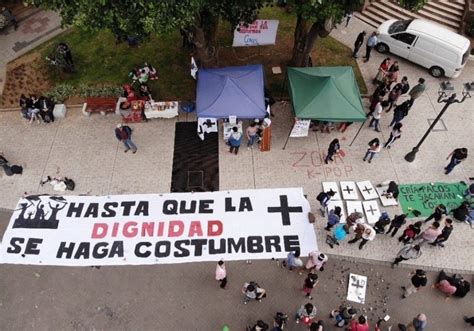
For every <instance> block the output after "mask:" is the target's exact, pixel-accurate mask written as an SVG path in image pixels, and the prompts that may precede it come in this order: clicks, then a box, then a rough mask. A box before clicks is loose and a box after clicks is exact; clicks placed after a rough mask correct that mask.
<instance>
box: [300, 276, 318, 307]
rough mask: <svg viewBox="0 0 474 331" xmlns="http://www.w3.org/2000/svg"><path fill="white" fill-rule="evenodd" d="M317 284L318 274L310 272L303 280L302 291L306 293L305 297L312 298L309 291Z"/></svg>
mask: <svg viewBox="0 0 474 331" xmlns="http://www.w3.org/2000/svg"><path fill="white" fill-rule="evenodd" d="M317 284H318V275H316V274H315V273H312V272H310V273H309V274H308V276H307V277H306V279H305V280H304V285H303V292H304V293H306V298H308V299H309V300H312V299H313V297H312V296H311V292H312V291H313V288H314V287H315V286H316V285H317Z"/></svg>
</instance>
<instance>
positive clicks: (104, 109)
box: [82, 97, 117, 116]
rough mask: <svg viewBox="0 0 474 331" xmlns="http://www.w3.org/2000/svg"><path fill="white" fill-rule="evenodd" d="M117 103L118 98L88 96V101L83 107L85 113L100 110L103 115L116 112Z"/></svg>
mask: <svg viewBox="0 0 474 331" xmlns="http://www.w3.org/2000/svg"><path fill="white" fill-rule="evenodd" d="M116 105H117V100H116V98H113V97H112V98H107V97H88V98H87V99H86V103H85V104H84V106H83V107H82V112H83V113H84V115H87V116H90V114H91V113H98V112H100V113H101V114H102V115H105V114H106V113H112V112H115V108H116Z"/></svg>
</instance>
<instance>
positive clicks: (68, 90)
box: [44, 83, 122, 103]
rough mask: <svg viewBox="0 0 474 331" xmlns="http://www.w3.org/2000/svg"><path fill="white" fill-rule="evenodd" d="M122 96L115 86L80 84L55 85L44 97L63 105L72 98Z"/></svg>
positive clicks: (118, 88) (119, 89) (120, 89)
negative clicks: (77, 85) (76, 85)
mask: <svg viewBox="0 0 474 331" xmlns="http://www.w3.org/2000/svg"><path fill="white" fill-rule="evenodd" d="M121 94H122V88H121V87H117V86H102V87H97V86H91V85H85V84H82V85H80V86H79V87H77V88H76V87H74V86H72V85H70V84H67V83H63V84H58V85H56V86H55V87H54V88H53V89H52V90H50V91H48V92H46V93H45V94H44V95H45V96H46V97H48V98H51V99H52V100H53V101H54V102H55V103H63V102H64V101H66V100H67V99H68V98H70V97H72V96H80V97H84V98H87V97H117V98H118V97H119V96H120V95H121Z"/></svg>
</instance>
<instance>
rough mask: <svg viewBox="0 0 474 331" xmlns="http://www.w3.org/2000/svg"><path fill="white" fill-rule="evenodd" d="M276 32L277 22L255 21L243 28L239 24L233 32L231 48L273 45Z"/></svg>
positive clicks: (243, 25) (242, 24)
mask: <svg viewBox="0 0 474 331" xmlns="http://www.w3.org/2000/svg"><path fill="white" fill-rule="evenodd" d="M277 30H278V20H256V21H254V22H253V23H252V24H250V25H248V26H245V24H244V23H240V24H239V25H238V26H237V27H236V28H235V30H234V43H233V44H232V46H234V47H236V46H260V45H274V44H275V39H276V34H277Z"/></svg>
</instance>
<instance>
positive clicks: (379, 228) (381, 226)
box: [374, 211, 390, 233]
mask: <svg viewBox="0 0 474 331" xmlns="http://www.w3.org/2000/svg"><path fill="white" fill-rule="evenodd" d="M389 224H390V216H389V215H388V213H387V212H386V211H383V212H382V215H380V217H379V219H378V221H377V222H375V225H374V230H375V232H376V233H385V231H386V230H385V227H386V226H387V225H389Z"/></svg>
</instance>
